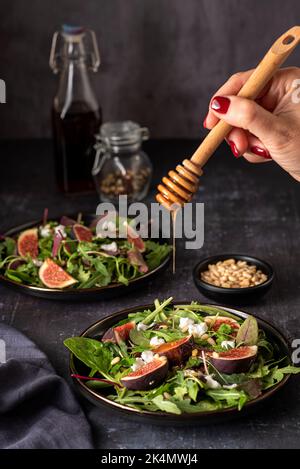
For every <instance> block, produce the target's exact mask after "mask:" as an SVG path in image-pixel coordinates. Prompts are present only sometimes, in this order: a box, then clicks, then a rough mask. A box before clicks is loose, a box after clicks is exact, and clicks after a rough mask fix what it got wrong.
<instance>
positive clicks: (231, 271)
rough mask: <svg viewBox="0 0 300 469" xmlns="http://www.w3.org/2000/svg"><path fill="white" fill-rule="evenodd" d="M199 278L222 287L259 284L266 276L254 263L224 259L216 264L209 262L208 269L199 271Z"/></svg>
mask: <svg viewBox="0 0 300 469" xmlns="http://www.w3.org/2000/svg"><path fill="white" fill-rule="evenodd" d="M201 279H202V280H203V281H204V282H206V283H210V284H211V285H216V286H218V287H223V288H247V287H254V286H255V285H260V284H261V283H263V282H265V281H266V280H267V279H268V277H267V275H266V274H264V273H263V272H262V271H261V270H259V269H257V267H256V265H250V264H248V263H247V262H246V261H241V260H239V261H236V260H235V259H225V260H224V261H218V262H217V263H216V264H209V265H208V269H207V270H206V271H204V272H201Z"/></svg>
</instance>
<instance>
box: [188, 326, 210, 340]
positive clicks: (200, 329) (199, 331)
mask: <svg viewBox="0 0 300 469" xmlns="http://www.w3.org/2000/svg"><path fill="white" fill-rule="evenodd" d="M207 329H208V328H207V324H206V323H205V322H200V323H199V324H190V325H189V328H188V330H189V334H191V335H193V336H194V337H195V338H197V337H201V336H202V335H203V334H205V332H206V331H207Z"/></svg>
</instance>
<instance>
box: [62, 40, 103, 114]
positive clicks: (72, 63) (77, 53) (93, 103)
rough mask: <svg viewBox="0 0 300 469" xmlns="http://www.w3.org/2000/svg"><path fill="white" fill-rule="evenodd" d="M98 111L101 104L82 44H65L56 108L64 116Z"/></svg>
mask: <svg viewBox="0 0 300 469" xmlns="http://www.w3.org/2000/svg"><path fill="white" fill-rule="evenodd" d="M78 106H80V108H81V110H82V109H86V112H88V111H93V112H95V111H97V110H98V108H99V106H98V102H97V98H96V96H95V93H94V91H93V88H92V85H91V82H90V76H89V71H88V67H87V64H86V60H85V54H84V50H83V49H82V47H81V45H80V44H75V45H74V44H69V43H67V44H65V50H64V54H63V61H62V66H61V72H60V79H59V86H58V91H57V94H56V96H55V99H54V107H55V110H56V111H58V112H60V113H61V115H62V118H63V117H64V116H65V115H66V114H67V113H68V112H76V108H77V107H78Z"/></svg>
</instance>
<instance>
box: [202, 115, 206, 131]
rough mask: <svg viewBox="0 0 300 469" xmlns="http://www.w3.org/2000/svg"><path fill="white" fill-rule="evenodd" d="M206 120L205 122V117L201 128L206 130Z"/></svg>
mask: <svg viewBox="0 0 300 469" xmlns="http://www.w3.org/2000/svg"><path fill="white" fill-rule="evenodd" d="M206 120H207V116H206V117H205V119H204V121H203V127H204V128H205V129H207V125H206Z"/></svg>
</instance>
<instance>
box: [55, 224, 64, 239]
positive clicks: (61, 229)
mask: <svg viewBox="0 0 300 469" xmlns="http://www.w3.org/2000/svg"><path fill="white" fill-rule="evenodd" d="M54 233H55V234H58V233H59V234H61V235H62V237H63V238H66V237H67V233H66V231H65V226H64V225H57V226H56V227H55V228H54Z"/></svg>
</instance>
